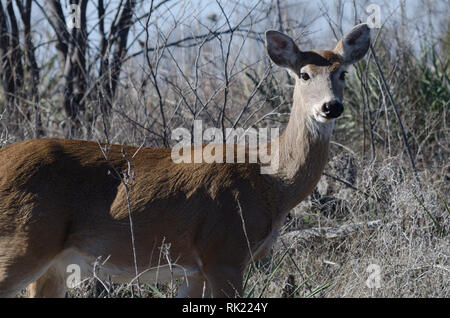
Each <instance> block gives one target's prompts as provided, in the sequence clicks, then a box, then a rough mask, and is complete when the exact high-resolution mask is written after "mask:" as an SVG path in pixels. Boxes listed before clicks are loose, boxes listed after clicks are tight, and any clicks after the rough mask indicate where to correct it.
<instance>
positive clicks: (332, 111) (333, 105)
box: [322, 100, 344, 118]
mask: <svg viewBox="0 0 450 318" xmlns="http://www.w3.org/2000/svg"><path fill="white" fill-rule="evenodd" d="M322 111H323V113H324V114H325V117H326V118H337V117H339V116H340V115H341V114H342V112H343V111H344V105H342V103H340V102H338V101H336V100H334V101H331V102H328V103H325V104H323V105H322Z"/></svg>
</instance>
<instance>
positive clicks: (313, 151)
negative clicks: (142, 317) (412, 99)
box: [0, 25, 369, 297]
mask: <svg viewBox="0 0 450 318" xmlns="http://www.w3.org/2000/svg"><path fill="white" fill-rule="evenodd" d="M368 33H369V32H368V28H367V26H366V25H359V26H356V27H355V28H354V29H353V30H352V31H351V32H350V33H349V34H347V35H346V36H345V37H344V38H343V40H341V42H340V43H339V44H338V47H337V48H336V49H335V50H334V51H310V52H301V51H300V50H298V48H297V47H296V46H295V44H294V43H293V41H292V40H291V39H290V38H289V37H287V36H286V35H283V34H281V33H278V32H275V31H269V32H268V33H267V35H266V36H267V48H268V53H269V56H270V57H271V59H272V60H273V61H274V62H275V63H276V64H278V65H280V66H283V67H287V68H289V69H290V70H291V72H292V73H293V74H294V76H295V77H296V87H295V90H294V104H293V107H292V112H291V118H290V120H289V123H288V126H287V128H286V130H285V132H284V133H283V134H282V135H281V136H280V138H279V140H278V144H279V149H277V150H278V151H277V152H276V153H277V154H278V155H279V169H278V171H277V173H276V174H274V175H265V174H261V173H260V166H259V164H250V163H245V164H237V163H236V164H229V163H221V164H219V163H212V164H211V163H192V164H185V163H181V164H176V163H174V162H172V160H171V156H170V154H171V150H170V149H151V148H142V149H140V150H139V151H137V150H138V149H137V148H136V147H129V146H120V145H113V146H111V147H110V149H109V151H108V154H107V157H108V160H105V157H104V154H103V153H102V152H101V151H100V148H99V145H98V144H97V143H94V142H87V141H77V140H59V139H41V140H30V141H25V142H21V143H16V144H13V145H9V146H6V147H5V148H3V149H1V150H0V162H1V163H2V164H1V165H0V297H4V296H14V295H15V294H16V293H17V292H19V291H20V290H21V289H23V288H25V287H26V286H29V287H28V289H29V291H30V294H31V296H34V297H62V296H64V293H65V291H66V287H67V284H66V279H67V275H68V274H69V273H68V272H67V268H68V266H69V265H70V264H77V265H78V266H80V268H81V271H82V274H83V276H85V275H90V274H91V273H92V264H93V263H94V262H95V261H96V260H97V259H98V257H101V260H99V262H100V263H101V264H102V266H101V269H100V273H99V275H103V276H102V277H107V276H108V275H109V276H111V278H112V280H113V281H117V282H130V281H131V280H132V279H133V278H134V277H135V274H136V273H135V264H134V258H133V249H132V243H131V235H130V221H129V210H130V211H132V220H133V229H134V238H135V252H136V258H137V267H138V270H139V273H142V274H141V276H140V281H141V282H142V281H155V280H164V279H166V280H167V279H171V278H172V277H173V278H177V277H186V278H187V279H186V280H185V283H184V286H183V287H182V288H181V290H180V296H188V297H201V296H214V297H224V296H226V297H234V296H238V295H242V274H243V271H244V270H245V268H246V266H247V265H248V263H249V262H250V261H252V260H257V259H259V258H261V257H262V256H264V254H265V253H266V252H267V251H268V250H269V249H270V247H271V245H272V243H273V241H274V240H275V238H276V236H277V233H278V229H279V228H280V226H281V225H282V223H283V221H284V219H285V217H286V215H287V213H288V212H289V211H290V209H292V208H293V207H294V206H295V205H297V204H298V203H299V202H300V201H302V200H303V199H304V198H306V197H307V196H308V195H309V194H310V193H311V192H312V191H313V189H314V187H315V185H316V184H317V182H318V181H319V179H320V176H321V174H322V171H323V168H324V166H325V164H326V161H327V155H328V144H329V138H330V136H331V132H332V129H333V125H334V118H335V117H337V116H339V115H340V113H341V112H342V109H340V108H342V105H339V103H340V102H341V100H342V93H343V83H341V82H339V81H337V80H336V79H337V78H338V77H339V76H340V75H341V73H342V72H344V69H345V67H346V65H348V64H351V63H353V62H354V60H355V59H356V60H357V59H359V58H361V57H362V56H363V55H364V54H365V52H366V51H367V48H368V41H369V40H368V39H369V37H368ZM361 45H362V46H367V47H366V48H365V49H364V48H363V49H361ZM358 50H359V51H360V52H359V53H358V52H357V51H358ZM355 52H357V53H355ZM349 54H350V57H351V58H352V59H350V58H349V56H348V55H349ZM304 72H308V73H309V76H310V79H311V81H310V83H308V82H307V80H304V75H302V74H303V73H304ZM333 103H334V104H333ZM336 114H337V116H335V115H336ZM122 149H123V150H124V151H125V153H126V156H125V157H124V156H123V154H122ZM135 153H136V156H135V157H134V158H133V159H132V160H127V157H128V159H129V157H130V156H132V155H133V154H135ZM128 162H131V170H132V171H133V172H134V173H135V176H136V177H135V180H134V181H133V184H132V186H130V187H129V189H130V191H129V193H128V198H127V191H126V186H125V184H124V183H123V182H122V180H120V179H119V178H117V177H116V176H115V175H114V173H113V171H124V170H126V169H127V165H128ZM128 204H130V206H128Z"/></svg>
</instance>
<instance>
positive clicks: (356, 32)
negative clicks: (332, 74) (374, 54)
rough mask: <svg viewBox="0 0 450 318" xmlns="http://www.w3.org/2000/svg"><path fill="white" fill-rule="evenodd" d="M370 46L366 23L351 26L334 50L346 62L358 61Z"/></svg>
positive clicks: (368, 29) (368, 30)
mask: <svg viewBox="0 0 450 318" xmlns="http://www.w3.org/2000/svg"><path fill="white" fill-rule="evenodd" d="M369 46H370V28H369V27H368V25H367V23H362V24H358V25H356V26H354V27H353V29H351V30H350V32H348V33H347V34H346V35H344V36H343V37H342V39H341V40H340V41H339V42H338V44H337V45H336V47H335V48H334V52H336V53H338V54H340V55H341V56H342V58H343V59H344V62H345V63H346V64H353V63H356V62H358V61H359V60H360V59H362V58H363V57H364V55H366V53H367V50H369Z"/></svg>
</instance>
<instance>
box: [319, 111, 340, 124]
mask: <svg viewBox="0 0 450 318" xmlns="http://www.w3.org/2000/svg"><path fill="white" fill-rule="evenodd" d="M313 118H314V120H315V121H316V122H318V123H321V124H328V123H332V122H334V120H335V119H336V118H329V117H327V116H326V115H325V114H324V113H323V112H319V113H317V114H315V115H314V116H313Z"/></svg>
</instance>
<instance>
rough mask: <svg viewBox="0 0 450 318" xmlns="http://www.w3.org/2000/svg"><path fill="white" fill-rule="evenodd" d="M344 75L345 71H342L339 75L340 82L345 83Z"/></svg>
mask: <svg viewBox="0 0 450 318" xmlns="http://www.w3.org/2000/svg"><path fill="white" fill-rule="evenodd" d="M345 74H347V71H343V72H342V73H341V75H339V79H340V80H341V81H345Z"/></svg>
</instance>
